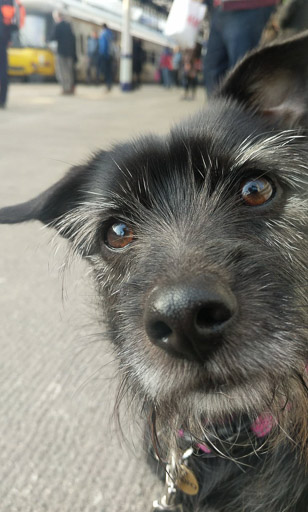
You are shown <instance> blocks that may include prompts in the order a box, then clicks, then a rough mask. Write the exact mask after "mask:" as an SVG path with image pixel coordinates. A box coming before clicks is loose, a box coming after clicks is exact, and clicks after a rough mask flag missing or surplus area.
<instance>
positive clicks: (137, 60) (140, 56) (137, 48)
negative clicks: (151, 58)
mask: <svg viewBox="0 0 308 512" xmlns="http://www.w3.org/2000/svg"><path fill="white" fill-rule="evenodd" d="M144 62H145V51H144V49H143V48H142V41H141V40H140V39H134V40H133V76H134V86H135V87H139V86H140V85H141V74H142V68H143V64H144Z"/></svg>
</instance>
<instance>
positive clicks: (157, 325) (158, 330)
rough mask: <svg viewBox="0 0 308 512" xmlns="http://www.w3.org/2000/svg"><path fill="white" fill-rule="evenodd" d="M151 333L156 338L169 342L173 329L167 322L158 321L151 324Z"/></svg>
mask: <svg viewBox="0 0 308 512" xmlns="http://www.w3.org/2000/svg"><path fill="white" fill-rule="evenodd" d="M149 334H150V337H151V338H153V339H154V340H156V341H162V342H164V343H167V342H168V338H169V336H170V335H171V334H172V329H170V327H169V326H168V325H167V324H166V323H165V322H161V321H157V322H153V324H152V325H151V326H150V328H149Z"/></svg>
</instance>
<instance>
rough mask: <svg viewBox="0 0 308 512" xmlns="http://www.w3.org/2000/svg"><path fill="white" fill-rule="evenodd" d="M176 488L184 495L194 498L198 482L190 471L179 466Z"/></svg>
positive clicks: (182, 465)
mask: <svg viewBox="0 0 308 512" xmlns="http://www.w3.org/2000/svg"><path fill="white" fill-rule="evenodd" d="M176 486H177V487H178V488H179V489H181V491H182V492H184V493H185V494H189V495H190V496H195V495H196V494H198V492H199V484H198V480H197V478H196V477H195V475H194V473H193V472H192V471H191V469H188V468H187V467H186V466H184V464H181V466H180V471H179V476H178V478H177V480H176Z"/></svg>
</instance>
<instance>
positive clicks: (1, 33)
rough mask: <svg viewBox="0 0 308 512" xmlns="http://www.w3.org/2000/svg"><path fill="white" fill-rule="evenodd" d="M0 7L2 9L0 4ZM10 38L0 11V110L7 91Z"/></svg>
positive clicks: (3, 105) (3, 104) (8, 29)
mask: <svg viewBox="0 0 308 512" xmlns="http://www.w3.org/2000/svg"><path fill="white" fill-rule="evenodd" d="M0 6H1V7H2V5H1V3H0ZM10 37H11V30H10V26H9V25H6V24H5V23H4V17H3V14H2V9H0V108H5V106H6V99H7V91H8V61H7V46H8V43H9V40H10Z"/></svg>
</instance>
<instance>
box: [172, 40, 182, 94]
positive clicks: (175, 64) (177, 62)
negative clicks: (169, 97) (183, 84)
mask: <svg viewBox="0 0 308 512" xmlns="http://www.w3.org/2000/svg"><path fill="white" fill-rule="evenodd" d="M181 65H182V53H181V51H180V48H179V47H177V48H175V50H174V53H173V57H172V79H173V83H174V85H176V86H177V87H179V85H180V69H181Z"/></svg>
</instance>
